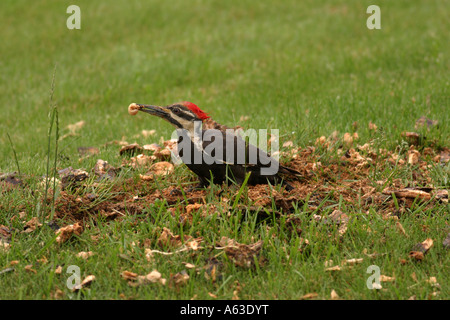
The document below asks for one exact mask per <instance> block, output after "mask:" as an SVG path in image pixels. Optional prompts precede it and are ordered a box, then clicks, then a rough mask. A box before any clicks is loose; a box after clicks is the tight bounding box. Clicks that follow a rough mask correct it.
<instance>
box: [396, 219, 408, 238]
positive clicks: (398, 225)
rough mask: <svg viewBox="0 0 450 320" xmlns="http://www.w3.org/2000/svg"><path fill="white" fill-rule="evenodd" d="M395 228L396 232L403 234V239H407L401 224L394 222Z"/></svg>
mask: <svg viewBox="0 0 450 320" xmlns="http://www.w3.org/2000/svg"><path fill="white" fill-rule="evenodd" d="M395 226H396V228H397V230H398V231H399V232H400V233H401V234H403V235H404V236H405V237H408V235H407V234H406V231H405V229H404V228H403V226H402V224H401V223H400V222H399V221H396V222H395Z"/></svg>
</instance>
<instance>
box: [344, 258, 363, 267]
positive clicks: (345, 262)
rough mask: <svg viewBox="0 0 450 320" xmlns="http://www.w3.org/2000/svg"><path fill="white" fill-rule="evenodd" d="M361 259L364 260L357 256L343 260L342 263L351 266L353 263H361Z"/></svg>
mask: <svg viewBox="0 0 450 320" xmlns="http://www.w3.org/2000/svg"><path fill="white" fill-rule="evenodd" d="M363 261H364V259H363V258H358V259H348V260H344V262H343V263H344V264H345V265H350V266H353V265H355V264H358V263H362V262H363Z"/></svg>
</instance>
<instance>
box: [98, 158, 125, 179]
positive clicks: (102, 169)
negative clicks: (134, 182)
mask: <svg viewBox="0 0 450 320" xmlns="http://www.w3.org/2000/svg"><path fill="white" fill-rule="evenodd" d="M93 170H94V174H95V175H96V176H98V177H99V178H100V179H102V178H107V179H113V178H115V177H116V176H117V172H118V171H119V170H120V168H114V167H113V166H111V165H110V164H109V163H108V161H105V160H102V159H98V160H97V162H96V163H95V166H94V169H93Z"/></svg>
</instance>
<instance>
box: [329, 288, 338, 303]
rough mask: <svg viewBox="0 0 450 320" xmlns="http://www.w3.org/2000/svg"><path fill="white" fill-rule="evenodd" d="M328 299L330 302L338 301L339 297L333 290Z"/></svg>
mask: <svg viewBox="0 0 450 320" xmlns="http://www.w3.org/2000/svg"><path fill="white" fill-rule="evenodd" d="M330 298H331V300H339V299H340V297H339V295H338V294H337V292H336V291H335V290H334V289H333V290H331V294H330Z"/></svg>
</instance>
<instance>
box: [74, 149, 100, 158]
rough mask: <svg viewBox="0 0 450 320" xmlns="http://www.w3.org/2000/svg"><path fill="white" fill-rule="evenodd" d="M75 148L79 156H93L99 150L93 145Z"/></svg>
mask: <svg viewBox="0 0 450 320" xmlns="http://www.w3.org/2000/svg"><path fill="white" fill-rule="evenodd" d="M77 150H78V154H79V155H80V156H81V157H86V156H93V155H96V154H99V153H100V150H99V149H98V148H95V147H78V148H77Z"/></svg>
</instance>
